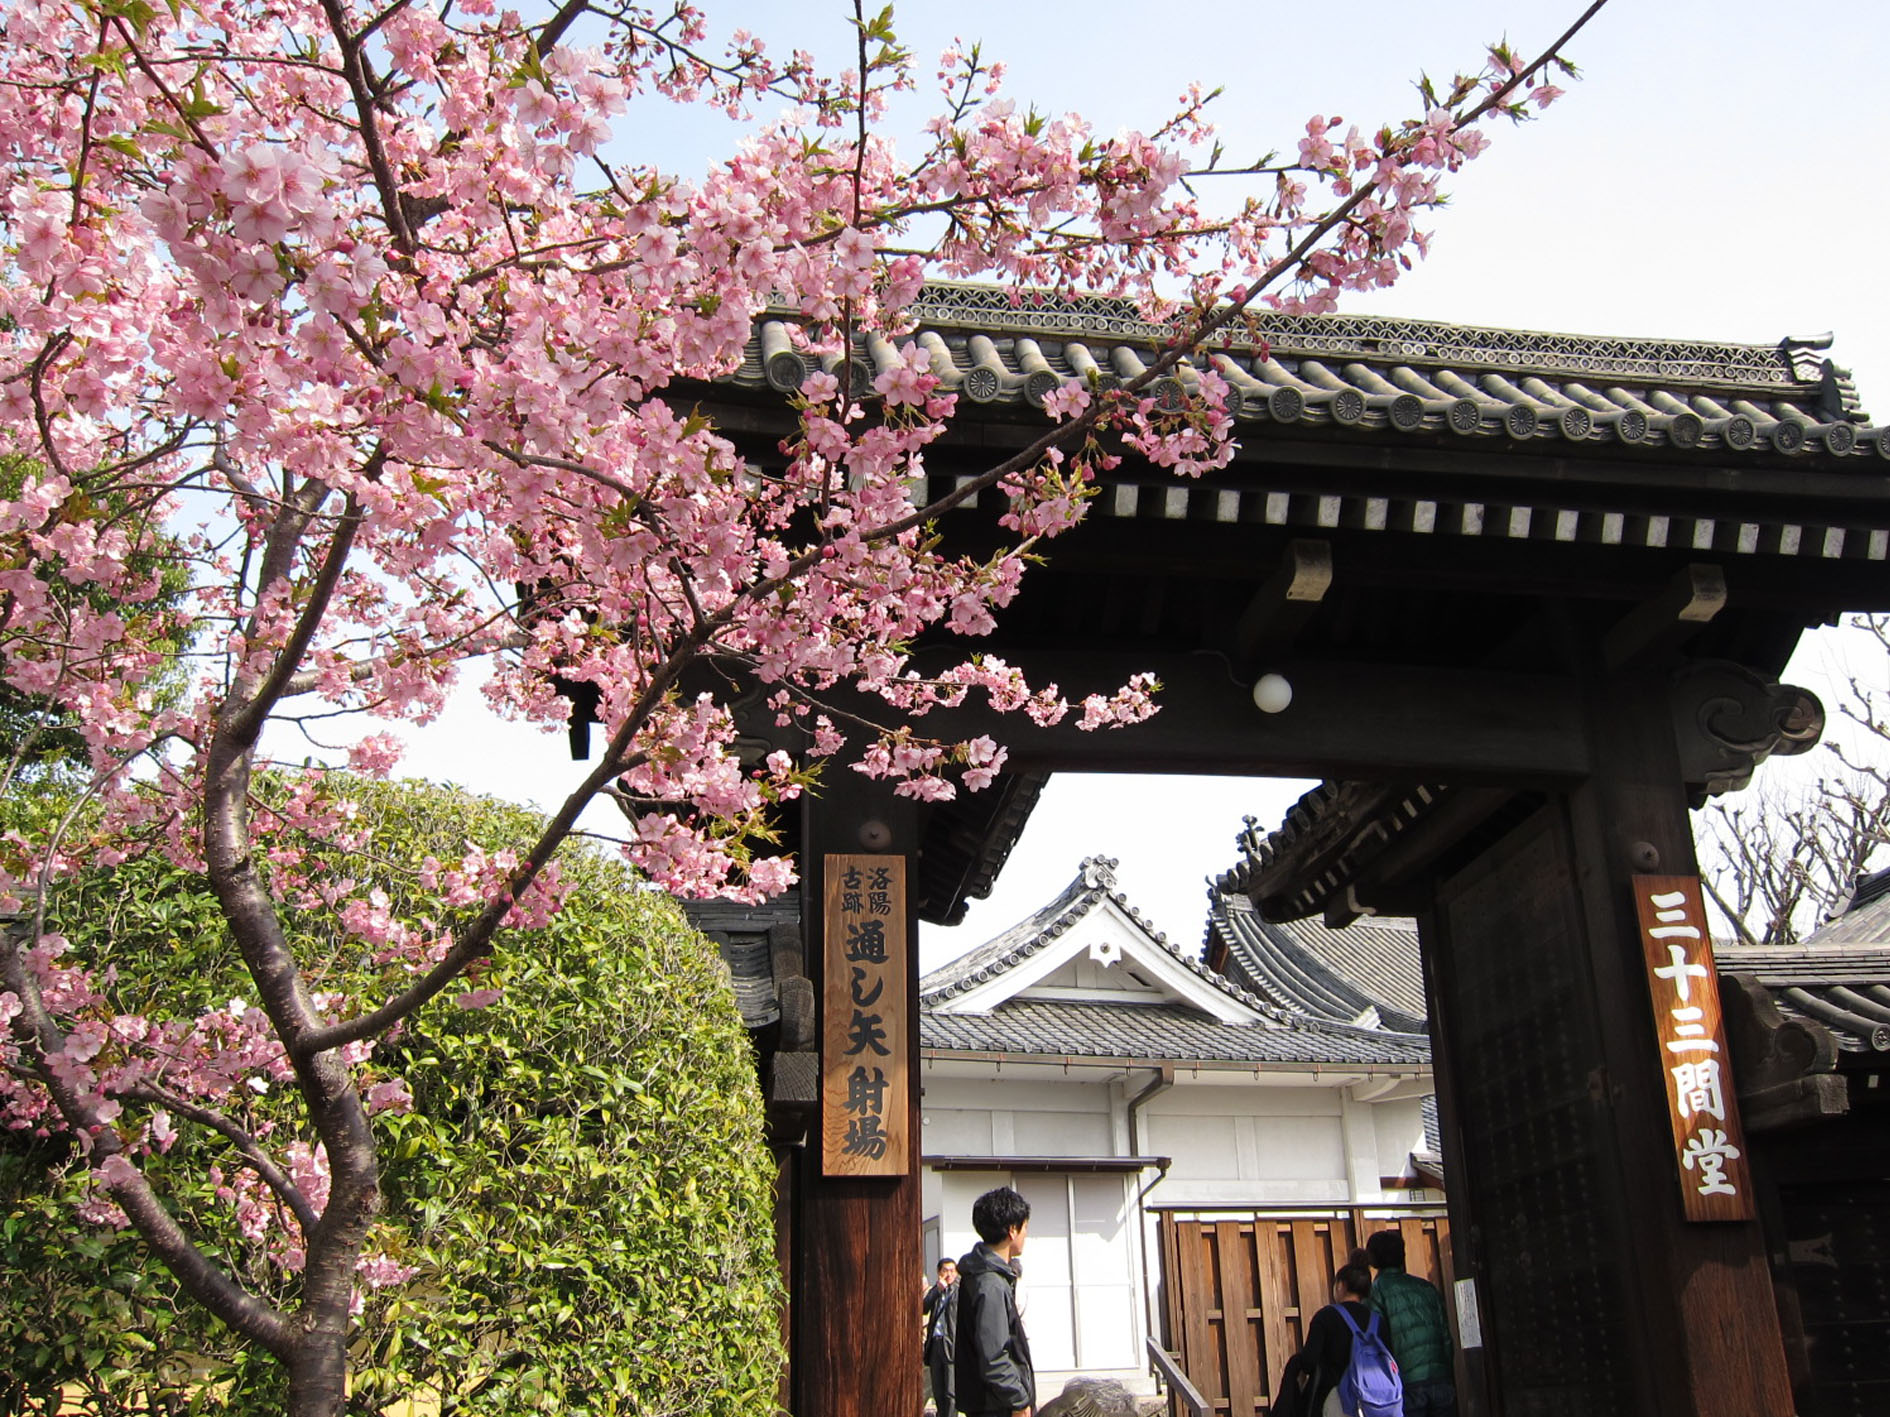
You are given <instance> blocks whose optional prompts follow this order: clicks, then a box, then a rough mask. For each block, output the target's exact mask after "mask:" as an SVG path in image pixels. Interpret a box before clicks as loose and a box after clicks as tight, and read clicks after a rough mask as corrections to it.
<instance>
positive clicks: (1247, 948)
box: [1207, 888, 1424, 1033]
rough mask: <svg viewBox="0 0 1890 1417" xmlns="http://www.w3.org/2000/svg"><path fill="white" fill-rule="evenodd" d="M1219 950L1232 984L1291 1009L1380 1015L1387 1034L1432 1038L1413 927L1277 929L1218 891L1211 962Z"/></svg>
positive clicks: (1336, 1017) (1244, 902)
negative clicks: (1218, 947)
mask: <svg viewBox="0 0 1890 1417" xmlns="http://www.w3.org/2000/svg"><path fill="white" fill-rule="evenodd" d="M1217 943H1218V944H1224V945H1225V946H1226V948H1227V957H1226V962H1225V963H1224V964H1223V966H1222V968H1223V970H1224V971H1225V972H1226V973H1227V974H1228V975H1229V977H1231V978H1232V979H1234V980H1235V981H1236V982H1237V983H1239V984H1240V985H1241V986H1243V987H1244V988H1246V989H1248V990H1250V991H1251V992H1253V993H1255V994H1258V995H1259V996H1260V997H1261V998H1263V999H1270V1000H1271V1001H1273V1002H1274V1003H1276V1004H1278V1005H1279V1006H1280V1007H1282V1008H1284V1009H1287V1010H1290V1011H1292V1012H1296V1013H1303V1014H1307V1015H1310V1016H1311V1017H1314V1018H1323V1019H1329V1020H1332V1021H1335V1022H1341V1023H1344V1022H1349V1021H1351V1020H1354V1019H1357V1018H1358V1017H1359V1016H1360V1015H1361V1014H1363V1013H1364V1012H1365V1011H1366V1010H1367V1009H1375V1010H1377V1013H1378V1016H1379V1017H1380V1018H1381V1019H1382V1020H1383V1021H1384V1025H1385V1027H1386V1028H1389V1029H1392V1030H1394V1031H1397V1032H1402V1033H1422V1032H1424V966H1423V961H1422V958H1421V956H1420V955H1419V952H1418V935H1417V926H1416V925H1415V924H1414V923H1413V922H1411V921H1409V920H1381V919H1378V918H1375V917H1370V916H1367V917H1364V918H1362V919H1360V920H1358V921H1355V922H1354V923H1353V924H1350V925H1347V926H1346V927H1345V928H1343V929H1339V930H1332V929H1328V928H1327V927H1326V926H1325V925H1323V924H1321V923H1320V922H1319V921H1317V920H1294V921H1289V922H1286V923H1284V924H1273V923H1271V922H1268V921H1266V920H1263V919H1261V918H1260V914H1259V912H1258V911H1256V910H1255V909H1253V907H1252V904H1251V902H1249V901H1248V899H1247V898H1246V897H1245V896H1243V895H1241V894H1239V893H1238V892H1234V891H1228V890H1222V889H1218V888H1216V889H1212V890H1210V891H1209V893H1208V941H1207V949H1208V952H1209V954H1210V955H1212V954H1213V953H1214V952H1215V946H1216V944H1217Z"/></svg>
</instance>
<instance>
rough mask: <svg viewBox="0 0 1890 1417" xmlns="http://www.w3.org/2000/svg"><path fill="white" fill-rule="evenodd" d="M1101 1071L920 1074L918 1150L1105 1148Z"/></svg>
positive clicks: (993, 1152)
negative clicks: (1026, 1076) (1008, 1076)
mask: <svg viewBox="0 0 1890 1417" xmlns="http://www.w3.org/2000/svg"><path fill="white" fill-rule="evenodd" d="M1110 1113H1111V1089H1110V1085H1109V1081H1108V1079H1107V1077H1102V1076H1099V1077H1096V1078H1094V1079H1092V1080H1089V1081H1082V1082H1070V1083H1042V1082H1005V1081H1004V1080H1003V1079H1001V1078H999V1079H994V1080H989V1081H981V1080H976V1079H970V1078H928V1079H927V1080H926V1083H925V1098H924V1102H923V1105H922V1108H921V1111H920V1124H919V1132H920V1138H921V1141H920V1147H921V1150H922V1153H923V1154H924V1155H926V1156H1113V1155H1115V1154H1116V1151H1115V1146H1114V1139H1115V1131H1116V1129H1115V1128H1114V1127H1113V1126H1112V1124H1111V1116H1110Z"/></svg>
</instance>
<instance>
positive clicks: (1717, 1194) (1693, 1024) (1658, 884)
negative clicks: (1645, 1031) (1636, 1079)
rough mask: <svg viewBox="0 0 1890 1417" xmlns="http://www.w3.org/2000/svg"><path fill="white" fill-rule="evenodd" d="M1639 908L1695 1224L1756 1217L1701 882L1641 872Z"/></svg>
mask: <svg viewBox="0 0 1890 1417" xmlns="http://www.w3.org/2000/svg"><path fill="white" fill-rule="evenodd" d="M1634 906H1635V911H1636V913H1637V914H1638V916H1639V918H1640V926H1641V945H1642V949H1643V952H1644V953H1645V955H1646V958H1647V983H1648V989H1649V992H1650V993H1651V994H1652V995H1653V1000H1654V1026H1655V1030H1656V1032H1657V1034H1658V1036H1659V1039H1660V1047H1661V1075H1662V1077H1663V1078H1664V1079H1665V1083H1666V1089H1667V1116H1668V1120H1669V1121H1670V1122H1671V1123H1672V1124H1673V1144H1674V1159H1675V1162H1676V1169H1677V1172H1678V1174H1679V1177H1680V1196H1681V1200H1682V1202H1683V1203H1684V1205H1685V1208H1686V1217H1687V1219H1688V1220H1750V1219H1752V1218H1753V1214H1754V1212H1753V1207H1752V1183H1751V1178H1750V1175H1749V1173H1748V1170H1747V1165H1746V1154H1745V1152H1746V1143H1745V1133H1744V1131H1743V1129H1742V1128H1741V1127H1740V1125H1739V1111H1738V1105H1737V1102H1736V1100H1735V1098H1734V1095H1733V1086H1732V1076H1731V1073H1730V1071H1729V1068H1728V1064H1727V1060H1726V1030H1725V1027H1724V1025H1723V1024H1722V1022H1721V1018H1720V1011H1719V977H1718V975H1717V974H1715V973H1714V969H1713V944H1712V939H1711V937H1710V936H1709V935H1708V933H1707V927H1706V910H1705V907H1704V905H1703V904H1702V902H1701V899H1700V882H1699V878H1698V877H1697V876H1636V877H1635V878H1634Z"/></svg>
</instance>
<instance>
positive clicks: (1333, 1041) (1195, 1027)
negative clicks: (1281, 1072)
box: [919, 999, 1431, 1065]
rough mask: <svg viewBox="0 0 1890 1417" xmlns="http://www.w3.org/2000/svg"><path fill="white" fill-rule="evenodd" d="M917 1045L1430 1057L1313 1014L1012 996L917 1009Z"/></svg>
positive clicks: (1067, 1054)
mask: <svg viewBox="0 0 1890 1417" xmlns="http://www.w3.org/2000/svg"><path fill="white" fill-rule="evenodd" d="M919 1040H920V1044H921V1046H922V1047H924V1048H927V1049H941V1050H949V1051H953V1052H970V1053H1003V1054H1009V1055H1024V1056H1032V1057H1041V1058H1057V1059H1062V1058H1070V1059H1081V1058H1098V1059H1100V1058H1107V1059H1112V1060H1113V1059H1121V1060H1127V1059H1133V1060H1135V1061H1138V1062H1174V1063H1188V1062H1195V1061H1199V1062H1204V1063H1213V1062H1219V1063H1307V1064H1314V1063H1356V1064H1364V1063H1409V1064H1412V1065H1424V1064H1428V1063H1429V1062H1430V1058H1431V1050H1430V1042H1429V1040H1428V1039H1426V1038H1424V1037H1422V1036H1421V1035H1419V1036H1413V1035H1411V1034H1405V1033H1388V1032H1385V1031H1384V1030H1382V1029H1370V1028H1348V1027H1345V1026H1343V1025H1338V1024H1325V1023H1318V1022H1315V1021H1313V1020H1309V1019H1294V1020H1291V1021H1281V1020H1279V1019H1274V1018H1269V1019H1267V1020H1266V1021H1264V1022H1262V1023H1258V1024H1246V1025H1240V1024H1231V1025H1230V1024H1224V1023H1219V1022H1217V1021H1215V1020H1214V1019H1212V1018H1209V1017H1208V1016H1207V1015H1205V1014H1203V1013H1200V1012H1198V1011H1197V1010H1195V1009H1191V1008H1189V1007H1187V1006H1186V1005H1183V1004H1100V1003H1099V1004H1078V1003H1068V1002H1062V1001H1051V1000H1037V999H1012V1000H1010V1001H1008V1002H1007V1003H1005V1004H1002V1005H1000V1006H999V1007H998V1008H996V1009H994V1010H992V1011H991V1012H990V1013H988V1014H942V1013H937V1012H935V1011H933V1010H931V1009H927V1008H923V1007H921V1011H920V1015H919Z"/></svg>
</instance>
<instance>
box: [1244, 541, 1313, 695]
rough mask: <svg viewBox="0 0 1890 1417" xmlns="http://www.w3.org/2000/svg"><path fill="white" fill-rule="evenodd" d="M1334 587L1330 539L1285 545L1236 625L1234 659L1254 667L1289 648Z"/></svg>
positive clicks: (1291, 542)
mask: <svg viewBox="0 0 1890 1417" xmlns="http://www.w3.org/2000/svg"><path fill="white" fill-rule="evenodd" d="M1331 588H1332V543H1331V542H1330V541H1320V540H1312V539H1306V538H1299V539H1295V540H1293V541H1289V542H1287V543H1286V552H1285V554H1284V555H1283V556H1282V557H1281V558H1280V565H1279V569H1278V570H1276V571H1275V572H1274V573H1273V574H1272V575H1271V576H1269V577H1268V578H1267V580H1266V583H1265V584H1264V585H1262V586H1261V587H1260V589H1259V590H1257V591H1255V592H1254V596H1253V599H1252V600H1250V601H1248V602H1247V608H1246V609H1245V610H1243V611H1242V612H1241V616H1240V620H1239V622H1238V623H1237V624H1236V625H1235V627H1234V661H1235V663H1236V664H1239V665H1241V666H1242V667H1244V668H1248V669H1251V668H1253V667H1254V666H1255V665H1256V664H1258V663H1259V662H1261V661H1262V660H1265V659H1271V658H1276V657H1278V656H1281V655H1284V654H1286V653H1287V651H1289V650H1291V649H1292V647H1293V643H1294V641H1296V640H1297V639H1298V638H1299V635H1300V632H1301V631H1302V630H1304V629H1305V628H1306V622H1307V621H1309V620H1310V619H1312V617H1313V612H1314V611H1316V610H1317V609H1318V608H1319V606H1320V604H1321V603H1322V602H1323V601H1324V600H1325V598H1326V592H1327V591H1328V590H1330V589H1331Z"/></svg>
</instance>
